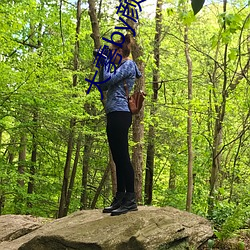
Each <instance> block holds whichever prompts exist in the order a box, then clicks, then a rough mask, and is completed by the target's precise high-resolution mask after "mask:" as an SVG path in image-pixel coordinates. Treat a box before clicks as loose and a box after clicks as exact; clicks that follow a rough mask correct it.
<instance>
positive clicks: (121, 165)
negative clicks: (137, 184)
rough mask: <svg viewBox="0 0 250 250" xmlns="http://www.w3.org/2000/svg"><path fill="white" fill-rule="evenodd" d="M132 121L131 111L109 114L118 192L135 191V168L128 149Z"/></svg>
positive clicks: (109, 133)
mask: <svg viewBox="0 0 250 250" xmlns="http://www.w3.org/2000/svg"><path fill="white" fill-rule="evenodd" d="M131 123H132V115H131V113H130V112H112V113H109V114H108V115H107V136H108V141H109V146H110V149H111V152H112V156H113V160H114V162H115V165H116V176H117V191H118V192H125V191H126V192H134V169H133V167H132V164H131V161H130V157H129V150H128V130H129V127H130V126H131Z"/></svg>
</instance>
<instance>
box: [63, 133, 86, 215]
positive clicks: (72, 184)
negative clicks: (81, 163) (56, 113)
mask: <svg viewBox="0 0 250 250" xmlns="http://www.w3.org/2000/svg"><path fill="white" fill-rule="evenodd" d="M81 142H82V134H81V133H80V134H79V136H78V138H77V143H76V154H75V159H74V164H73V168H72V173H71V177H70V183H69V188H68V193H67V197H66V205H65V209H64V211H63V216H66V215H67V214H68V210H69V204H70V200H71V195H72V191H73V188H74V182H75V177H76V170H77V164H78V160H79V155H80V149H81Z"/></svg>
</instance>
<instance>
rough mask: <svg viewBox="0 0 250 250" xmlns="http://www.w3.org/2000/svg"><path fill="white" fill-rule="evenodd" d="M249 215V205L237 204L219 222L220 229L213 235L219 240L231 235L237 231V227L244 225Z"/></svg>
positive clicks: (240, 227)
mask: <svg viewBox="0 0 250 250" xmlns="http://www.w3.org/2000/svg"><path fill="white" fill-rule="evenodd" d="M249 216H250V208H249V206H247V207H245V206H242V205H240V204H239V205H238V206H237V207H235V208H234V210H233V211H232V212H231V213H230V214H228V216H227V217H226V218H225V220H224V222H223V223H222V224H221V226H220V229H219V230H218V231H217V232H215V235H216V236H217V238H218V239H220V240H225V239H228V238H230V237H232V236H233V235H235V234H236V233H237V232H238V230H239V229H242V228H244V227H245V226H246V222H247V220H248V218H249Z"/></svg>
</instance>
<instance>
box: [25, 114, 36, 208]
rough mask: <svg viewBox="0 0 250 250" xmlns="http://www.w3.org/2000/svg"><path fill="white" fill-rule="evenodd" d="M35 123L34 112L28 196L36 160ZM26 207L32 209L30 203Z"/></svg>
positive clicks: (34, 116)
mask: <svg viewBox="0 0 250 250" xmlns="http://www.w3.org/2000/svg"><path fill="white" fill-rule="evenodd" d="M37 122H38V112H37V111H34V114H33V126H34V127H33V132H32V152H31V166H30V169H29V172H30V177H29V182H28V194H32V193H33V191H34V177H33V176H34V175H35V165H36V160H37V141H36V140H37V139H36V131H37ZM27 205H28V207H32V203H31V202H30V201H29V202H28V204H27Z"/></svg>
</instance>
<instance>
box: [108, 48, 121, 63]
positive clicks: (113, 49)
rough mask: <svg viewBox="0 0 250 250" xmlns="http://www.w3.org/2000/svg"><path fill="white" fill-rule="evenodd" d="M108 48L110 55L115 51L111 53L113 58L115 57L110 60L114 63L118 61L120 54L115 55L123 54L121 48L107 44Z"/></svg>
mask: <svg viewBox="0 0 250 250" xmlns="http://www.w3.org/2000/svg"><path fill="white" fill-rule="evenodd" d="M109 49H110V50H112V55H113V53H115V54H114V55H113V58H115V60H114V61H113V60H112V61H113V62H114V63H115V64H118V62H119V61H120V59H121V58H120V56H117V57H116V55H117V54H120V55H121V56H123V55H122V49H121V48H118V49H117V48H115V47H113V46H112V45H110V46H109ZM115 50H116V51H115Z"/></svg>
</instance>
